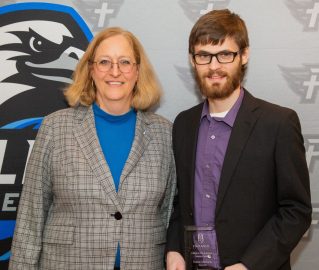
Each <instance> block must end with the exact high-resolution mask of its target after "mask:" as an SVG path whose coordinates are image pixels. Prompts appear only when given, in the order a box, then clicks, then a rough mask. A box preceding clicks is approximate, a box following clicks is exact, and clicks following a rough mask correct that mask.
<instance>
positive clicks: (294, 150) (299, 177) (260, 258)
mask: <svg viewBox="0 0 319 270" xmlns="http://www.w3.org/2000/svg"><path fill="white" fill-rule="evenodd" d="M274 158H275V166H276V181H277V206H278V210H277V212H276V213H275V214H274V215H273V216H272V217H271V218H270V219H269V220H268V222H267V223H266V224H265V226H264V227H263V228H262V230H261V231H260V232H259V233H258V234H257V235H256V237H255V238H254V239H253V241H252V242H251V243H250V245H249V246H248V248H247V249H246V252H245V253H244V255H243V256H242V259H241V261H242V262H243V263H244V264H245V265H246V266H247V267H248V269H250V270H253V269H259V270H267V269H279V268H280V266H281V265H282V264H283V263H285V262H286V261H287V260H288V259H289V257H290V254H291V252H292V250H293V249H294V247H295V246H296V245H297V244H298V242H299V240H300V239H301V237H302V236H303V235H304V233H305V232H306V230H307V229H308V228H309V226H310V223H311V212H312V206H311V199H310V184H309V173H308V168H307V163H306V159H305V148H304V142H303V137H302V134H301V127H300V122H299V119H298V116H297V114H296V113H295V112H294V111H292V110H289V112H288V113H286V114H285V117H283V119H282V121H281V123H280V126H279V128H278V133H277V139H276V149H275V154H274Z"/></svg>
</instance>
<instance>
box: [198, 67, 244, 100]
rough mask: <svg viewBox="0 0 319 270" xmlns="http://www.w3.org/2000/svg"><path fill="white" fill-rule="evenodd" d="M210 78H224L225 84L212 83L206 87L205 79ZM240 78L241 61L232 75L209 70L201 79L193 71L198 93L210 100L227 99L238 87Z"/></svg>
mask: <svg viewBox="0 0 319 270" xmlns="http://www.w3.org/2000/svg"><path fill="white" fill-rule="evenodd" d="M212 76H221V77H226V82H225V83H224V84H221V83H213V84H211V85H208V84H207V83H206V81H205V78H207V77H212ZM241 78H242V64H241V61H240V63H239V64H238V67H237V69H236V70H235V72H234V73H233V74H229V73H227V72H224V71H221V70H215V71H213V70H209V71H208V72H207V73H205V74H204V75H203V76H202V77H199V75H198V72H197V71H196V69H195V79H196V81H197V83H198V85H199V88H200V91H201V93H202V95H203V96H205V97H206V98H211V99H224V98H227V97H229V96H230V95H231V94H232V93H233V92H234V91H235V90H236V89H237V88H238V87H239V85H240V82H241Z"/></svg>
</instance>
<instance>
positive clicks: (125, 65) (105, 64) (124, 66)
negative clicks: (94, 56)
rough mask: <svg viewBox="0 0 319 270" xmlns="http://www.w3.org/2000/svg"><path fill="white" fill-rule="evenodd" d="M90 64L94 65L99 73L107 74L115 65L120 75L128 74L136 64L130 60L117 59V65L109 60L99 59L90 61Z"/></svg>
mask: <svg viewBox="0 0 319 270" xmlns="http://www.w3.org/2000/svg"><path fill="white" fill-rule="evenodd" d="M91 63H92V64H93V63H94V64H96V68H97V69H98V71H100V72H108V71H109V70H110V69H111V68H112V67H113V65H117V66H118V68H119V70H120V71H121V72H122V73H129V72H131V71H132V70H133V67H134V66H135V65H136V63H134V62H132V61H131V60H130V59H119V60H118V62H117V63H114V62H112V61H111V59H100V60H97V61H91Z"/></svg>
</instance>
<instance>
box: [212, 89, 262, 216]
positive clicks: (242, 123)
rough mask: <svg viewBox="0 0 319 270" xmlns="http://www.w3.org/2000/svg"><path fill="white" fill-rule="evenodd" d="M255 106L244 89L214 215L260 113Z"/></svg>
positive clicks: (251, 97) (230, 139)
mask: <svg viewBox="0 0 319 270" xmlns="http://www.w3.org/2000/svg"><path fill="white" fill-rule="evenodd" d="M257 108H258V104H257V102H256V99H255V98H254V97H253V96H252V95H250V94H249V93H248V92H247V91H246V90H245V95H244V99H243V101H242V105H241V107H240V109H239V111H238V114H237V117H236V120H235V123H234V126H233V130H232V133H231V136H230V138H229V143H228V147H227V151H226V155H225V158H224V163H223V168H222V172H221V177H220V182H219V189H218V195H217V204H216V215H217V214H218V212H219V210H220V208H221V205H222V201H223V198H224V196H225V194H226V192H227V188H228V186H229V184H230V182H231V178H232V176H233V173H234V171H235V168H236V166H237V163H238V161H239V159H240V156H241V154H242V152H243V151H244V148H245V145H246V143H247V141H248V139H249V136H250V134H251V131H252V129H253V128H254V125H255V123H256V121H257V119H258V117H259V115H260V112H259V111H258V110H257Z"/></svg>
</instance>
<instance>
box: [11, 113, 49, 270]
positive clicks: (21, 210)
mask: <svg viewBox="0 0 319 270" xmlns="http://www.w3.org/2000/svg"><path fill="white" fill-rule="evenodd" d="M51 154H52V128H51V127H50V124H49V121H48V120H46V119H44V120H43V123H42V125H41V127H40V129H39V132H38V134H37V137H36V140H35V143H34V146H33V149H32V152H31V155H30V158H29V160H28V164H27V168H26V174H25V182H24V186H23V190H22V194H21V199H20V203H19V207H18V214H17V219H16V227H15V231H14V237H13V242H12V246H11V254H12V255H11V258H10V262H9V269H10V270H20V269H21V270H36V269H38V268H39V265H38V264H39V257H40V253H41V248H42V232H43V227H44V224H45V221H46V218H47V215H48V211H49V208H50V205H51V203H52V187H51V185H52V183H51V179H50V169H51V165H50V156H51Z"/></svg>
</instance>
